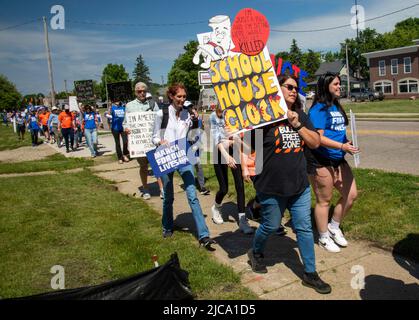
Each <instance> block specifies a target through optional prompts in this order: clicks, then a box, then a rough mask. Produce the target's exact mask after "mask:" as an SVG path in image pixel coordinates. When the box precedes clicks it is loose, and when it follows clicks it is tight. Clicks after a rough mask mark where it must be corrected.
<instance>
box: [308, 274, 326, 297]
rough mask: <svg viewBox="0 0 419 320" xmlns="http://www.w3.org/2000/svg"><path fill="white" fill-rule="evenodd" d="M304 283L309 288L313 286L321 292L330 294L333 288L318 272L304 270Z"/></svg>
mask: <svg viewBox="0 0 419 320" xmlns="http://www.w3.org/2000/svg"><path fill="white" fill-rule="evenodd" d="M303 285H304V286H306V287H309V288H313V289H314V290H316V291H317V292H318V293H321V294H328V293H330V292H332V288H331V287H330V285H329V284H327V283H326V282H324V281H323V280H322V279H320V277H319V275H318V274H317V272H311V273H307V272H304V275H303Z"/></svg>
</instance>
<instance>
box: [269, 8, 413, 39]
mask: <svg viewBox="0 0 419 320" xmlns="http://www.w3.org/2000/svg"><path fill="white" fill-rule="evenodd" d="M417 6H419V3H418V4H414V5H411V6H409V7H406V8H403V9H400V10H396V11H392V12H390V13H386V14H383V15H381V16H378V17H374V18H370V19H365V20H364V21H360V22H359V23H361V22H367V21H373V20H377V19H381V18H383V17H387V16H390V15H392V14H396V13H399V12H402V11H405V10H408V9H411V8H413V7H417ZM350 26H351V24H345V25H341V26H336V27H330V28H322V29H311V30H278V29H271V31H273V32H283V33H297V32H298V33H300V32H301V33H303V32H320V31H328V30H335V29H341V28H347V27H350Z"/></svg>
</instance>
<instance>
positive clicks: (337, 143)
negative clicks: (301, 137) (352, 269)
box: [308, 73, 359, 252]
mask: <svg viewBox="0 0 419 320" xmlns="http://www.w3.org/2000/svg"><path fill="white" fill-rule="evenodd" d="M339 97H340V77H339V76H338V75H336V74H332V73H327V74H325V75H323V76H321V77H320V78H319V80H318V82H317V90H316V95H315V97H314V100H313V106H312V107H311V108H310V110H309V118H310V120H311V122H312V123H313V125H314V127H315V128H316V129H317V130H318V132H319V134H320V137H321V138H320V139H321V140H320V145H321V146H320V147H319V148H318V149H316V150H312V152H311V153H312V156H310V157H308V160H309V161H308V166H309V173H310V182H311V184H312V186H313V190H314V193H315V194H316V207H315V210H314V215H315V218H316V225H317V230H318V231H319V235H320V237H319V245H320V246H321V247H323V248H325V249H326V250H327V251H329V252H339V251H340V248H339V246H340V247H346V246H347V245H348V242H347V241H346V239H345V237H344V236H343V234H342V231H341V230H340V228H339V225H340V223H341V222H342V220H343V218H344V217H345V215H346V214H347V213H348V211H349V210H350V209H351V207H352V204H353V202H354V200H355V199H356V197H357V189H356V183H355V179H354V177H353V174H352V171H351V168H350V166H349V165H348V163H347V162H346V160H345V154H346V153H347V152H348V153H350V154H354V153H357V152H359V150H358V148H356V147H354V146H353V145H352V142H351V141H349V140H348V139H347V137H346V126H347V125H348V117H347V116H346V113H345V110H343V108H342V106H341V105H340V103H339V100H338V99H339ZM334 188H335V189H336V190H337V191H338V192H339V194H340V199H339V200H338V202H337V204H336V206H335V209H334V211H333V216H332V219H331V221H330V223H328V219H329V208H330V203H331V200H332V195H333V189H334ZM338 245H339V246H338Z"/></svg>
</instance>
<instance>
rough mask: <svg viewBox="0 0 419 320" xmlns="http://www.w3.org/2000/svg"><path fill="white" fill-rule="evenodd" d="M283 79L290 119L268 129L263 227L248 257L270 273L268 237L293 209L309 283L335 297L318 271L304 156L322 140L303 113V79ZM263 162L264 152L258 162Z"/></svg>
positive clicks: (261, 188) (258, 185)
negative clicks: (300, 83)
mask: <svg viewBox="0 0 419 320" xmlns="http://www.w3.org/2000/svg"><path fill="white" fill-rule="evenodd" d="M278 80H279V84H280V86H281V89H282V93H283V95H284V99H285V102H286V103H287V107H288V112H287V117H288V119H287V120H285V121H281V122H276V123H273V124H271V125H267V126H265V127H263V128H262V129H263V169H262V172H261V173H260V174H259V175H257V176H256V178H255V181H254V185H255V189H256V193H257V196H258V198H259V200H260V204H261V206H262V210H261V223H260V225H259V228H258V229H257V231H256V233H255V237H254V239H253V248H252V249H250V250H249V252H248V257H249V260H250V265H251V267H252V270H253V271H254V272H258V273H266V272H267V269H266V265H265V263H264V261H263V258H264V257H263V251H264V249H265V245H266V242H267V240H268V237H269V236H270V235H271V234H272V233H274V232H275V231H276V230H277V229H278V227H279V223H280V221H281V217H282V215H283V214H284V211H285V210H286V209H288V210H289V211H290V213H291V217H292V224H293V228H294V231H295V232H296V234H297V244H298V248H299V250H300V254H301V257H302V260H303V264H304V271H305V272H304V276H303V284H304V285H306V286H309V287H311V288H314V289H315V290H316V291H317V292H319V293H330V292H331V288H330V286H329V285H328V284H327V283H325V282H323V281H322V280H321V279H320V278H319V276H318V274H317V272H316V265H315V255H314V239H313V231H312V227H311V217H310V209H311V193H310V184H309V181H308V177H307V164H306V158H305V155H304V148H305V147H306V146H307V147H309V148H317V147H318V146H319V145H320V136H319V135H318V133H317V132H316V131H315V129H314V128H313V125H312V124H311V122H310V120H309V119H308V117H307V115H306V114H305V113H304V112H303V111H302V110H301V109H302V108H301V102H300V100H299V97H298V91H299V88H298V87H297V83H298V80H297V79H296V78H295V77H293V76H288V75H284V76H281V77H280V78H279V79H278ZM258 157H259V153H258V154H257V156H256V162H257V161H258Z"/></svg>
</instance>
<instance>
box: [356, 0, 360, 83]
mask: <svg viewBox="0 0 419 320" xmlns="http://www.w3.org/2000/svg"><path fill="white" fill-rule="evenodd" d="M355 8H356V9H355V15H356V44H357V47H358V50H357V53H358V59H357V60H358V72H357V79H358V81H359V80H360V79H361V66H360V59H361V56H360V51H361V48H360V45H359V30H358V1H357V0H355Z"/></svg>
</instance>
